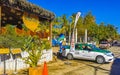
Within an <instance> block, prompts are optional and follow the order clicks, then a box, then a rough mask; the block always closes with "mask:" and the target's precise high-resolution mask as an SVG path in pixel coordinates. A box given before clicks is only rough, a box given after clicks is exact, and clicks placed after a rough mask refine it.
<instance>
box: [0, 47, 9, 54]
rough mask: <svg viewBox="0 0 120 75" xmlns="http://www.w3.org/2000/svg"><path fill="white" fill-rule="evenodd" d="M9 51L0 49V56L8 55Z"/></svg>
mask: <svg viewBox="0 0 120 75" xmlns="http://www.w3.org/2000/svg"><path fill="white" fill-rule="evenodd" d="M9 53H10V50H9V48H0V54H9Z"/></svg>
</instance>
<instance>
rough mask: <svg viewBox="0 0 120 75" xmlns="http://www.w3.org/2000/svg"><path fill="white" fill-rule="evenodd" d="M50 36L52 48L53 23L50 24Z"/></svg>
mask: <svg viewBox="0 0 120 75" xmlns="http://www.w3.org/2000/svg"><path fill="white" fill-rule="evenodd" d="M49 34H50V39H49V40H50V46H51V47H52V22H51V23H50V31H49Z"/></svg>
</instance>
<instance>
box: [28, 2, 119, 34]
mask: <svg viewBox="0 0 120 75" xmlns="http://www.w3.org/2000/svg"><path fill="white" fill-rule="evenodd" d="M28 1H29V2H32V3H34V4H36V5H39V6H40V7H42V8H45V9H47V10H49V11H52V12H54V13H55V15H56V17H57V16H61V15H63V14H66V15H67V16H71V15H72V13H77V12H78V11H80V12H81V13H82V14H81V16H83V17H84V16H85V15H86V14H87V13H88V12H89V11H90V12H92V15H93V16H95V18H96V23H97V24H100V23H101V22H104V23H105V24H112V25H114V26H115V27H118V28H119V29H118V32H119V33H120V0H28Z"/></svg>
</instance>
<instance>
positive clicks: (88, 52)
mask: <svg viewBox="0 0 120 75" xmlns="http://www.w3.org/2000/svg"><path fill="white" fill-rule="evenodd" d="M83 47H84V48H83ZM85 47H86V48H85ZM64 48H65V49H64V50H63V51H62V56H64V57H67V59H69V60H71V59H74V58H77V59H86V60H93V61H96V62H97V63H99V64H102V63H105V62H112V61H113V60H114V54H113V53H112V52H110V51H108V50H103V49H100V48H98V47H96V46H95V45H92V44H76V45H75V50H74V51H71V50H70V45H66V46H64Z"/></svg>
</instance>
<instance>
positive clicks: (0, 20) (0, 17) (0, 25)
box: [0, 6, 2, 33]
mask: <svg viewBox="0 0 120 75" xmlns="http://www.w3.org/2000/svg"><path fill="white" fill-rule="evenodd" d="M1 14H2V6H0V33H1V32H2V29H1V27H2V24H1V23H2V15H1Z"/></svg>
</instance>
